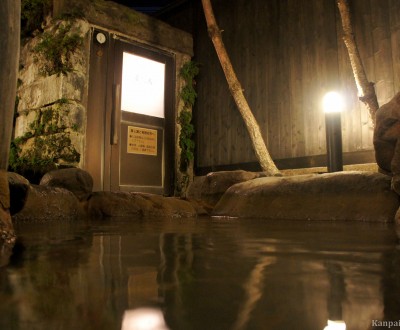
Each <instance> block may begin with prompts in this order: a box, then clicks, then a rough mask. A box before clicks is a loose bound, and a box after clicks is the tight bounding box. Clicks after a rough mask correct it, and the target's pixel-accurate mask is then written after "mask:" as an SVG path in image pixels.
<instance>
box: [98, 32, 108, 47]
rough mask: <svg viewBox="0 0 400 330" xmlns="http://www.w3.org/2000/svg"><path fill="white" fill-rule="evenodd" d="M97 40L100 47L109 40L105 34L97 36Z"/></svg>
mask: <svg viewBox="0 0 400 330" xmlns="http://www.w3.org/2000/svg"><path fill="white" fill-rule="evenodd" d="M96 40H97V42H98V43H99V44H100V45H102V44H104V43H105V42H106V41H107V38H106V35H105V34H104V33H101V32H98V33H97V34H96Z"/></svg>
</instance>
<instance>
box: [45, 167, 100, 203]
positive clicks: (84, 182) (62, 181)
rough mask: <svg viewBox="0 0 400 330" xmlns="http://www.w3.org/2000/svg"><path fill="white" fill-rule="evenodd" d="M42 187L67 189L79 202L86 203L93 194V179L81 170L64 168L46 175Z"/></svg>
mask: <svg viewBox="0 0 400 330" xmlns="http://www.w3.org/2000/svg"><path fill="white" fill-rule="evenodd" d="M40 185H42V186H49V187H59V188H64V189H67V190H69V191H71V192H72V193H74V195H75V196H76V197H77V198H78V199H79V201H85V200H87V199H88V198H89V196H90V194H91V193H92V189H93V178H92V177H91V175H90V174H89V173H88V172H86V171H84V170H82V169H80V168H64V169H60V170H55V171H51V172H48V173H46V174H45V175H44V176H43V178H42V180H40Z"/></svg>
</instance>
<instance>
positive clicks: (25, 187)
mask: <svg viewBox="0 0 400 330" xmlns="http://www.w3.org/2000/svg"><path fill="white" fill-rule="evenodd" d="M8 186H9V188H10V213H11V215H14V214H15V213H18V212H19V211H21V210H22V209H23V207H24V205H25V203H26V200H27V198H28V192H29V186H30V183H29V181H28V180H27V179H26V178H24V177H23V176H22V175H19V174H18V173H14V172H8Z"/></svg>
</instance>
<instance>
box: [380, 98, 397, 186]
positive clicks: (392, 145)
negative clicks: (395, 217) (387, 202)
mask: <svg viewBox="0 0 400 330" xmlns="http://www.w3.org/2000/svg"><path fill="white" fill-rule="evenodd" d="M399 138H400V93H397V94H396V95H395V96H394V97H393V99H392V100H390V101H389V102H388V103H386V104H384V105H383V106H381V107H380V108H379V109H378V111H377V112H376V122H375V128H374V147H375V158H376V162H377V164H378V166H379V168H380V169H381V170H382V172H383V173H387V174H391V175H393V180H392V186H393V189H394V190H395V191H396V192H397V193H398V194H400V145H399V146H398V147H397V148H396V146H397V144H398V143H399V142H398V141H399Z"/></svg>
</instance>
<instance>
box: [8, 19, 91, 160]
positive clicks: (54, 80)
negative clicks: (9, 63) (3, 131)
mask: <svg viewBox="0 0 400 330" xmlns="http://www.w3.org/2000/svg"><path fill="white" fill-rule="evenodd" d="M65 27H69V29H68V32H67V33H65V36H64V37H65V38H72V36H75V38H77V40H78V42H77V46H76V47H75V48H74V49H71V51H70V52H69V54H66V51H67V47H68V45H67V44H66V45H65V48H66V49H61V50H60V52H59V53H57V50H55V51H54V54H53V57H52V58H49V57H48V56H44V55H43V52H44V51H47V52H48V53H50V52H51V49H46V47H52V44H51V42H55V41H57V40H56V38H57V34H60V32H59V31H62V29H63V28H64V31H65ZM77 36H79V38H78V37H77ZM46 37H47V38H48V39H49V40H45V38H46ZM51 38H53V39H51ZM89 41H90V26H89V24H88V23H87V22H85V21H84V20H73V21H51V23H50V24H49V25H48V26H47V27H46V28H45V30H44V32H43V33H41V34H38V35H36V36H35V37H34V38H32V39H30V40H29V41H27V42H26V43H25V44H24V45H23V47H22V49H21V58H20V72H19V80H18V82H19V87H18V91H17V98H18V106H17V108H16V109H17V113H16V115H17V118H16V123H15V134H14V136H15V140H14V150H13V152H18V155H17V156H18V157H17V158H18V159H16V160H14V162H15V163H16V164H15V163H14V165H16V166H17V165H18V166H20V167H26V166H30V167H32V166H33V167H35V166H36V165H37V166H38V167H43V166H44V165H47V164H50V163H52V164H53V163H54V164H57V165H68V166H71V165H73V166H79V165H80V164H81V163H82V157H81V155H82V154H83V151H84V140H85V127H86V114H85V113H86V110H85V107H86V99H87V87H88V79H87V77H88V66H89V63H88V58H89V57H88V55H89ZM44 42H47V44H48V46H43V44H44ZM40 45H42V46H43V47H44V48H43V51H42V52H41V51H40V48H39V47H40ZM54 61H60V63H61V64H59V67H58V68H57V67H55V64H54ZM57 70H58V71H57ZM60 70H61V71H60ZM15 149H17V150H15ZM18 162H19V163H18ZM23 162H25V164H22V163H23ZM11 165H13V164H11Z"/></svg>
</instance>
